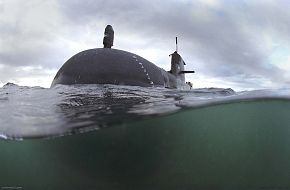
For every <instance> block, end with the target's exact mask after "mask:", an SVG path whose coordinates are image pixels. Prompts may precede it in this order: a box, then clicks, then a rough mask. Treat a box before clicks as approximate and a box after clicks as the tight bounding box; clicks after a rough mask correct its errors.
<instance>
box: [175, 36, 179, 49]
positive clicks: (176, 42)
mask: <svg viewBox="0 0 290 190" xmlns="http://www.w3.org/2000/svg"><path fill="white" fill-rule="evenodd" d="M175 46H176V52H178V45H177V37H175Z"/></svg>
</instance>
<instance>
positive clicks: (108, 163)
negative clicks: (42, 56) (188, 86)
mask: <svg viewBox="0 0 290 190" xmlns="http://www.w3.org/2000/svg"><path fill="white" fill-rule="evenodd" d="M289 94H290V89H273V90H255V91H241V92H235V91H234V90H232V89H221V88H202V89H192V90H177V89H165V88H154V87H137V86H120V85H118V86H117V85H56V86H55V87H53V88H50V89H47V88H42V87H25V86H18V85H15V84H11V83H9V84H7V85H4V86H3V87H2V88H0V123H1V126H0V137H1V140H0V150H1V157H0V163H1V164H0V186H1V187H4V188H5V187H7V188H8V187H9V188H12V189H13V188H14V189H289V188H290V181H289V178H290V164H289V160H290V146H289V145H290V138H289V136H290V117H289V115H290V95H289Z"/></svg>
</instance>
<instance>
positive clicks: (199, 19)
mask: <svg viewBox="0 0 290 190" xmlns="http://www.w3.org/2000/svg"><path fill="white" fill-rule="evenodd" d="M289 10H290V1H289V0H224V1H223V0H220V1H218V0H166V1H165V0H122V1H113V0H29V1H26V0H0V86H2V85H4V84H6V83H7V82H13V83H16V84H19V85H24V86H42V87H50V84H51V82H52V80H53V78H54V76H55V74H56V72H57V71H58V69H59V68H60V67H61V66H62V65H63V63H65V61H66V60H68V59H69V58H70V57H72V56H73V55H74V54H76V53H78V52H80V51H83V50H86V49H92V48H100V47H102V46H103V44H102V40H103V35H104V28H105V27H106V25H107V24H110V25H112V26H113V28H114V31H115V40H114V46H113V48H115V49H122V50H126V51H129V52H132V53H135V54H138V55H140V56H142V57H144V58H145V59H147V60H149V61H151V62H153V63H154V64H156V65H157V66H159V67H162V68H164V69H165V70H169V69H170V57H169V56H168V55H169V54H171V53H173V52H174V51H175V37H176V36H178V50H179V54H180V55H181V56H182V57H183V59H184V61H185V62H186V69H187V70H194V71H196V73H195V74H188V75H187V76H186V79H187V81H190V82H192V83H193V87H194V88H202V87H221V88H233V89H235V90H252V89H265V88H289V87H290V11H289Z"/></svg>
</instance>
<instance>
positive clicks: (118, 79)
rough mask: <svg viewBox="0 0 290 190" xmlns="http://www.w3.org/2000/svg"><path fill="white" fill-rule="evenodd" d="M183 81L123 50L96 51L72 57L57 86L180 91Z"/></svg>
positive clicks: (58, 76)
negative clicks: (105, 86)
mask: <svg viewBox="0 0 290 190" xmlns="http://www.w3.org/2000/svg"><path fill="white" fill-rule="evenodd" d="M179 83H182V81H180V82H179V81H178V79H177V78H176V77H175V76H174V75H172V74H171V73H169V72H166V71H165V70H164V69H161V68H159V67H157V66H156V65H154V64H153V63H151V62H149V61H148V60H146V59H144V58H142V57H140V56H138V55H136V54H133V53H130V52H126V51H122V50H118V49H111V48H96V49H89V50H85V51H83V52H80V53H78V54H76V55H74V56H73V57H71V58H70V59H69V60H68V61H67V62H65V64H64V65H63V66H62V67H61V68H60V70H59V71H58V72H57V74H56V76H55V78H54V80H53V82H52V84H51V87H53V86H55V85H57V84H64V85H73V84H115V85H130V86H142V87H151V86H160V87H166V88H177V86H178V84H179Z"/></svg>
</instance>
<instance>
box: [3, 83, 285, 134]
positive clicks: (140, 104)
mask: <svg viewBox="0 0 290 190" xmlns="http://www.w3.org/2000/svg"><path fill="white" fill-rule="evenodd" d="M288 94H289V93H288V90H281V91H278V92H277V91H252V92H239V93H236V92H234V91H233V90H232V89H219V88H205V89H195V90H189V91H181V90H176V89H165V88H143V87H134V86H115V85H72V86H65V85H59V86H56V87H54V88H52V89H44V88H40V87H21V86H17V85H12V84H9V85H7V86H4V87H3V88H0V123H1V126H0V136H1V138H13V139H22V138H31V137H52V136H63V135H68V134H75V133H82V132H86V131H91V130H96V129H100V128H104V127H110V126H114V125H120V124H124V123H129V122H134V121H139V120H143V119H147V118H152V117H159V116H161V115H168V114H171V113H174V112H178V111H180V110H182V109H188V108H190V109H191V108H199V107H205V106H210V105H216V104H224V103H231V102H240V101H247V100H255V99H264V98H270V99H273V98H276V99H277V98H278V99H281V98H282V97H283V98H286V99H289V95H288Z"/></svg>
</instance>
